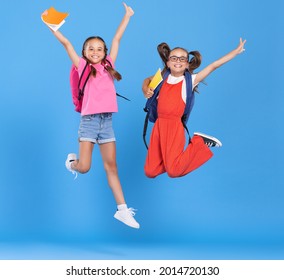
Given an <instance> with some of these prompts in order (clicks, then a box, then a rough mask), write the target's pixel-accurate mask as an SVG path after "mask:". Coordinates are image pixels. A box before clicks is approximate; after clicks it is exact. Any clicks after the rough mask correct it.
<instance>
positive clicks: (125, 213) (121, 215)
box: [114, 208, 140, 228]
mask: <svg viewBox="0 0 284 280" xmlns="http://www.w3.org/2000/svg"><path fill="white" fill-rule="evenodd" d="M134 210H135V209H133V208H126V209H123V210H117V211H116V212H115V214H114V217H115V218H116V219H117V220H119V221H121V222H123V223H124V224H126V225H128V226H130V227H133V228H140V225H139V224H138V223H137V222H136V220H135V219H134V217H133V216H135V212H134Z"/></svg>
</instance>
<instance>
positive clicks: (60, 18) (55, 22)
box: [41, 7, 69, 31]
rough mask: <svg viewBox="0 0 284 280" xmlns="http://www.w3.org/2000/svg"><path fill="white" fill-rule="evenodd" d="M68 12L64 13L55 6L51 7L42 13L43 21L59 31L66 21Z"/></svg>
mask: <svg viewBox="0 0 284 280" xmlns="http://www.w3.org/2000/svg"><path fill="white" fill-rule="evenodd" d="M68 15H69V14H68V13H62V12H59V11H57V10H56V9H55V8H53V7H50V8H49V9H48V10H46V11H44V12H43V13H42V15H41V19H42V21H43V22H44V23H45V24H46V25H48V26H49V27H50V28H51V29H52V30H53V31H57V30H58V29H59V28H60V27H61V26H62V25H63V24H64V23H65V18H66V17H67V16H68Z"/></svg>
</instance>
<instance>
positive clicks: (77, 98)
mask: <svg viewBox="0 0 284 280" xmlns="http://www.w3.org/2000/svg"><path fill="white" fill-rule="evenodd" d="M90 75H91V66H90V65H89V64H88V62H87V61H86V65H85V67H84V69H83V72H82V75H81V77H79V73H78V70H77V69H76V67H75V66H74V65H72V67H71V71H70V86H71V93H72V101H73V104H74V106H75V111H76V112H78V113H80V112H81V109H82V103H83V96H84V90H85V86H86V84H87V81H88V79H89V77H90Z"/></svg>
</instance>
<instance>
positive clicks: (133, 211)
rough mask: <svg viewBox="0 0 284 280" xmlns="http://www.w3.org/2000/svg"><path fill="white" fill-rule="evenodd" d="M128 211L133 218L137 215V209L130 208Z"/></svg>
mask: <svg viewBox="0 0 284 280" xmlns="http://www.w3.org/2000/svg"><path fill="white" fill-rule="evenodd" d="M127 211H128V212H129V213H130V214H131V215H132V216H135V215H136V213H135V211H137V209H134V208H132V207H130V208H128V209H127Z"/></svg>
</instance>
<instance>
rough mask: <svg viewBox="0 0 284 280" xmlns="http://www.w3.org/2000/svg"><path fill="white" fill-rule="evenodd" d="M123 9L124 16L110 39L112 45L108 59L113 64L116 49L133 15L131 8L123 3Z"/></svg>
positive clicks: (116, 52)
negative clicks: (109, 58)
mask: <svg viewBox="0 0 284 280" xmlns="http://www.w3.org/2000/svg"><path fill="white" fill-rule="evenodd" d="M123 5H124V8H125V15H124V17H123V19H122V21H121V23H120V25H119V26H118V28H117V30H116V33H115V35H114V37H113V39H112V44H111V49H110V54H109V55H110V57H111V59H112V61H113V62H115V60H116V57H117V54H118V49H119V43H120V40H121V38H122V35H123V33H124V31H125V29H126V27H127V25H128V23H129V20H130V17H131V16H133V15H134V11H133V10H132V8H131V7H129V6H127V5H126V4H125V3H123Z"/></svg>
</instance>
